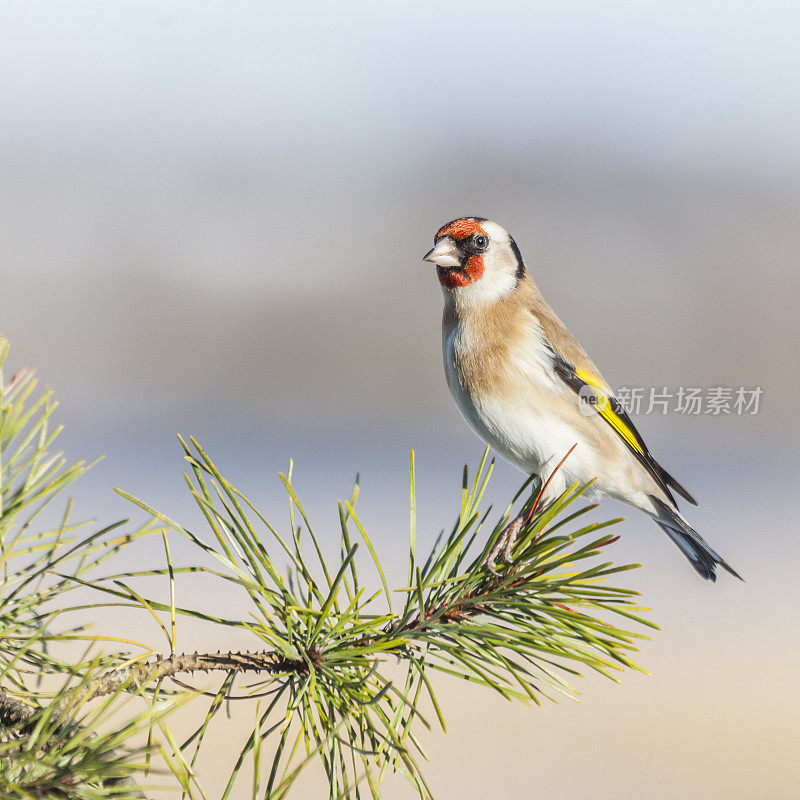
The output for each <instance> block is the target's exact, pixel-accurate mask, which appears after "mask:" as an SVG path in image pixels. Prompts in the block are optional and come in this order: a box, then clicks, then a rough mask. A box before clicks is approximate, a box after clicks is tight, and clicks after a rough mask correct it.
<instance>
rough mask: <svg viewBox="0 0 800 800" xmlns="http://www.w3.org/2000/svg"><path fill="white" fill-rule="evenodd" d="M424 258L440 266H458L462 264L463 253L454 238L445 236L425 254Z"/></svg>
mask: <svg viewBox="0 0 800 800" xmlns="http://www.w3.org/2000/svg"><path fill="white" fill-rule="evenodd" d="M422 260H423V261H430V262H431V263H433V264H437V265H438V266H440V267H458V266H460V265H461V254H460V253H459V251H458V248H457V247H456V243H455V241H454V240H453V238H452V237H451V236H444V237H442V238H441V239H439V241H438V242H436V246H435V247H434V248H433V249H432V250H429V251H428V252H427V253H426V254H425V255H424V256H423V258H422Z"/></svg>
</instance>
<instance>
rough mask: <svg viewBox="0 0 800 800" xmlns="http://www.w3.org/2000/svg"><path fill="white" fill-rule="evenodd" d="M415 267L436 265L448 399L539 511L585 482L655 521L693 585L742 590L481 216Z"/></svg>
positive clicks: (511, 245)
mask: <svg viewBox="0 0 800 800" xmlns="http://www.w3.org/2000/svg"><path fill="white" fill-rule="evenodd" d="M423 260H424V261H429V262H431V263H433V264H435V265H436V272H437V276H438V279H439V283H440V284H441V287H442V292H443V295H444V312H443V315H442V355H443V359H444V371H445V377H446V380H447V385H448V388H449V389H450V392H451V394H452V396H453V399H454V400H455V402H456V405H457V406H458V409H459V411H460V412H461V414H462V416H463V417H464V419H465V420H466V422H467V424H468V425H469V426H470V427H471V428H472V430H473V431H474V432H475V433H476V434H477V435H478V437H479V438H481V439H482V440H483V441H484V442H485V443H487V444H489V445H490V446H491V447H492V448H494V450H495V451H496V452H497V453H498V454H499V455H500V456H502V457H503V458H504V459H505V460H507V461H509V462H510V463H511V464H514V465H515V466H517V467H518V468H519V469H521V470H523V471H524V472H526V473H528V474H531V475H532V474H536V475H538V476H539V477H540V478H541V480H542V482H543V486H544V490H543V494H542V496H541V497H540V503H541V504H542V505H547V504H549V503H552V502H553V501H554V500H556V499H557V498H558V497H559V496H560V495H561V494H563V492H564V491H565V490H566V488H567V487H568V486H571V485H572V484H573V483H575V482H578V483H580V484H587V483H589V482H591V481H593V483H592V484H591V487H590V492H591V494H593V495H595V496H599V497H610V498H614V499H616V500H620V501H622V502H623V503H627V504H628V505H629V506H632V507H634V508H637V509H639V510H641V511H643V512H644V513H645V514H647V515H648V516H650V517H651V518H652V519H653V520H655V522H656V523H657V524H658V525H659V526H660V527H661V528H662V529H663V530H664V531H665V532H666V533H667V535H668V536H669V537H670V539H671V540H672V541H673V542H674V543H675V544H676V545H677V546H678V548H679V549H680V551H681V552H682V553H683V554H684V556H686V558H687V559H688V560H689V561H690V562H691V565H692V566H693V567H694V569H695V570H696V571H697V572H698V573H699V574H700V575H701V576H702V577H703V578H705V579H707V580H710V581H715V580H716V570H717V567H718V566H719V567H722V568H723V569H725V570H726V571H727V572H729V573H730V574H731V575H733V576H735V577H737V578H739V579H740V580H741V576H740V575H739V574H738V573H737V572H736V570H734V569H733V567H731V566H730V564H728V563H727V562H726V561H725V560H724V559H723V558H722V557H721V556H720V555H719V554H718V553H717V552H716V551H715V550H714V549H713V548H712V547H711V546H710V545H709V544H708V542H706V541H705V540H704V539H703V538H702V537H701V536H700V534H699V533H698V532H697V531H696V530H695V529H694V528H692V527H691V525H690V524H689V523H688V522H687V521H686V519H685V518H684V517H683V515H682V514H681V513H680V511H679V510H678V505H677V502H676V499H675V495H678V496H680V497H681V498H682V499H684V500H686V501H687V502H689V503H691V504H693V505H697V501H696V500H695V499H694V498H693V497H692V495H691V494H690V493H689V492H688V491H687V490H686V489H685V488H684V487H683V486H682V485H681V484H680V483H678V481H677V480H676V479H675V478H674V477H672V475H671V474H670V473H669V472H667V471H666V469H664V468H663V467H662V466H661V465H660V464H659V463H658V461H656V459H655V458H654V456H653V455H652V453H651V452H650V450H649V449H648V447H647V445H646V444H645V443H644V440H643V439H642V437H641V435H640V434H639V432H638V431H637V430H636V427H635V426H634V424H633V422H632V421H631V419H630V417H629V415H628V414H627V412H626V411H625V409H624V408H623V406H622V404H621V403H620V402H619V400H618V399H617V398H616V396H615V395H614V392H613V390H612V389H611V387H610V386H609V384H608V383H607V382H606V381H605V380H604V378H603V377H602V375H601V374H600V371H599V370H598V368H597V367H596V366H595V365H594V363H593V362H592V360H591V359H590V358H589V356H588V355H587V354H586V351H585V350H584V349H583V348H582V347H581V346H580V344H578V342H577V341H576V340H575V338H574V337H573V336H572V335H571V334H570V332H569V331H568V330H567V328H566V327H565V326H564V324H563V323H562V322H561V320H560V319H559V318H558V317H557V316H556V314H555V312H554V311H553V310H552V309H551V308H550V306H549V305H548V304H547V302H546V301H545V299H544V297H543V296H542V294H541V292H540V291H539V289H538V288H537V286H536V284H535V283H534V281H533V278H532V277H531V274H530V272H529V271H528V269H527V267H526V266H525V262H524V261H523V259H522V254H521V252H520V249H519V247H518V246H517V243H516V242H515V241H514V239H513V238H512V237H511V235H510V234H509V233H508V231H506V230H505V229H504V228H502V227H501V226H500V225H498V224H497V223H496V222H492V221H490V220H488V219H485V218H484V217H461V218H459V219H455V220H452V221H450V222H448V223H446V224H445V225H443V226H442V227H441V228H439V230H438V231H437V232H436V235H435V236H434V246H433V248H432V249H431V250H430V251H429V252H428V253H426V254H425V256H423ZM567 454H568V455H567ZM565 456H567V457H566V458H565ZM524 523H525V520H524V519H523V518H522V517H521V516H520V517H517V518H516V519H514V520H513V521H512V522H511V523H510V524H509V525H508V526H507V527H506V528H505V530H504V531H503V533H502V535H501V537H500V538H499V539H498V541H497V544H496V545H495V546H494V547H493V549H492V551H491V552H490V553H489V556H488V558H487V566H488V568H489V569H490V570H491V571H492V572H493V573H495V574H499V573H498V572H497V559H498V557H499V556H502V558H503V560H504V561H506V562H509V563H510V561H511V559H512V547H513V544H514V540H515V539H516V537H517V535H518V534H519V532H520V530H521V529H522V527H523V525H524Z"/></svg>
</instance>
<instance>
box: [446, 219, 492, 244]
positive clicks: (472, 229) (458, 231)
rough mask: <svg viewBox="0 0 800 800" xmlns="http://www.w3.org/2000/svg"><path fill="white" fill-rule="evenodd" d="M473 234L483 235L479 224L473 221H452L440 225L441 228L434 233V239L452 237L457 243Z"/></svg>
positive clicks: (483, 231)
mask: <svg viewBox="0 0 800 800" xmlns="http://www.w3.org/2000/svg"><path fill="white" fill-rule="evenodd" d="M473 233H484V234H485V233H486V231H485V230H484V229H483V228H482V227H481V223H480V222H478V221H477V220H475V219H466V218H464V219H454V220H453V221H452V222H448V223H447V224H446V225H442V227H441V228H439V230H438V231H436V238H437V239H438V238H439V237H440V236H452V237H453V238H454V239H455V240H456V241H458V240H459V239H466V238H467V237H468V236H472V234H473Z"/></svg>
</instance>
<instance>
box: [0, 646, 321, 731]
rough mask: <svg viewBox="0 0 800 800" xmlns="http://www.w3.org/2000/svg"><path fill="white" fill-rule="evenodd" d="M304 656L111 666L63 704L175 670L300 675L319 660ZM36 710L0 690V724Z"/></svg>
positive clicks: (203, 657) (181, 658)
mask: <svg viewBox="0 0 800 800" xmlns="http://www.w3.org/2000/svg"><path fill="white" fill-rule="evenodd" d="M306 658H307V659H308V660H306V659H296V660H294V659H289V658H286V657H285V656H282V655H281V654H280V653H274V652H272V653H270V652H266V651H264V652H261V653H250V652H243V653H235V652H227V653H221V652H217V653H191V654H190V653H184V654H174V655H171V656H165V657H163V658H157V659H156V660H155V661H148V662H145V663H142V664H135V665H133V666H130V667H125V668H123V669H112V670H109V671H108V672H106V673H105V674H104V675H101V676H100V678H99V679H98V680H97V681H96V682H94V683H93V684H91V685H90V686H89V687H87V688H86V690H85V691H84V692H83V693H78V694H77V695H76V696H75V697H74V698H72V699H71V700H70V701H69V702H68V703H67V704H65V709H66V707H67V706H68V705H71V704H77V703H82V702H84V701H85V700H93V699H94V698H95V697H102V696H104V695H108V694H112V693H114V692H116V691H119V690H120V689H127V688H129V687H130V688H131V689H141V688H143V687H144V686H146V685H147V684H149V683H152V682H153V681H155V680H159V679H161V678H169V677H171V676H173V675H176V674H177V673H179V672H210V671H211V670H224V671H225V672H269V673H278V672H294V673H296V674H298V675H302V674H305V673H307V672H308V665H309V664H311V665H312V666H317V665H318V664H320V663H321V662H322V660H323V658H324V657H323V656H322V654H321V653H320V652H319V651H317V650H314V649H311V650H309V651H308V652H307V653H306ZM35 712H36V709H35V708H32V707H31V706H29V705H27V704H26V703H23V702H22V701H21V700H17V699H16V698H14V697H13V696H12V695H10V694H8V692H6V691H4V690H3V689H0V725H3V726H4V727H7V728H13V727H17V726H18V725H21V724H24V723H25V722H27V721H28V720H30V719H31V717H33V715H34V714H35Z"/></svg>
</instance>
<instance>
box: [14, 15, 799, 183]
mask: <svg viewBox="0 0 800 800" xmlns="http://www.w3.org/2000/svg"><path fill="white" fill-rule="evenodd" d="M0 21H1V24H0V96H2V98H3V101H2V107H3V113H2V120H0V144H2V146H3V148H4V149H6V150H8V149H9V148H11V150H12V151H14V150H16V149H17V148H18V147H21V146H22V147H27V146H30V145H31V143H33V145H34V146H42V145H45V146H46V148H52V149H55V150H56V151H58V150H59V149H60V148H62V147H66V148H67V149H68V151H72V150H74V149H75V148H77V149H78V150H79V151H83V152H84V153H86V152H88V153H90V154H92V155H98V154H101V153H106V154H110V155H111V156H112V157H113V156H115V155H118V154H119V153H127V154H138V155H141V156H144V157H150V156H155V155H158V154H164V155H167V156H170V157H174V156H175V155H176V154H177V153H181V154H183V155H188V156H191V155H193V154H198V153H199V154H205V155H208V154H209V153H211V154H213V153H215V152H217V151H222V152H224V153H227V154H229V155H230V154H231V153H235V152H237V151H239V150H241V149H245V150H255V151H256V152H257V153H263V154H270V153H273V152H275V151H278V152H283V153H284V154H285V156H286V157H289V156H290V155H292V156H295V157H298V156H299V157H301V158H312V159H314V160H315V161H324V160H327V159H330V158H334V159H339V160H340V159H347V158H364V157H366V158H386V157H389V158H391V157H397V156H398V155H401V154H402V155H404V156H416V157H422V158H425V157H436V155H437V154H438V153H439V152H440V151H446V150H447V149H448V148H450V147H467V148H469V147H473V148H477V149H479V150H483V151H486V150H489V151H492V150H497V151H500V152H506V153H514V154H517V155H518V154H520V153H525V152H528V151H542V150H544V151H545V152H546V151H550V150H558V149H560V148H567V149H575V150H578V151H581V152H586V153H588V154H589V155H598V156H612V157H613V156H620V155H622V156H623V157H624V158H625V159H626V160H630V159H636V158H639V159H642V160H644V161H656V162H673V163H678V164H684V163H686V162H692V163H702V164H705V165H708V164H714V163H722V164H723V165H725V164H736V165H737V166H738V167H740V168H743V169H746V170H748V171H752V170H756V171H767V172H769V173H777V174H780V173H782V172H785V171H787V170H791V171H795V170H798V168H799V167H800V103H798V99H800V98H799V97H798V78H799V77H800V48H798V47H797V35H798V30H799V29H800V6H798V5H797V4H796V3H792V2H761V3H757V4H756V3H749V2H734V1H733V0H728V2H703V3H697V2H682V1H681V2H679V1H678V0H661V1H660V2H604V3H596V2H591V1H590V2H536V3H502V2H501V3H491V4H489V3H475V2H469V1H467V0H462V1H461V2H457V3H453V2H439V3H435V4H431V3H429V2H414V1H412V2H404V3H402V4H399V3H375V2H337V3H324V2H305V3H295V4H289V3H280V4H276V3H263V2H239V3H221V2H169V1H165V0H159V1H158V2H152V1H147V0H146V1H144V2H142V0H137V2H127V1H125V2H122V1H118V2H114V3H107V2H106V3H100V2H79V1H76V2H69V3H47V4H44V3H39V2H30V0H25V1H24V2H6V3H4V4H3V8H2V10H1V11H0ZM289 151H290V152H289Z"/></svg>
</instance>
